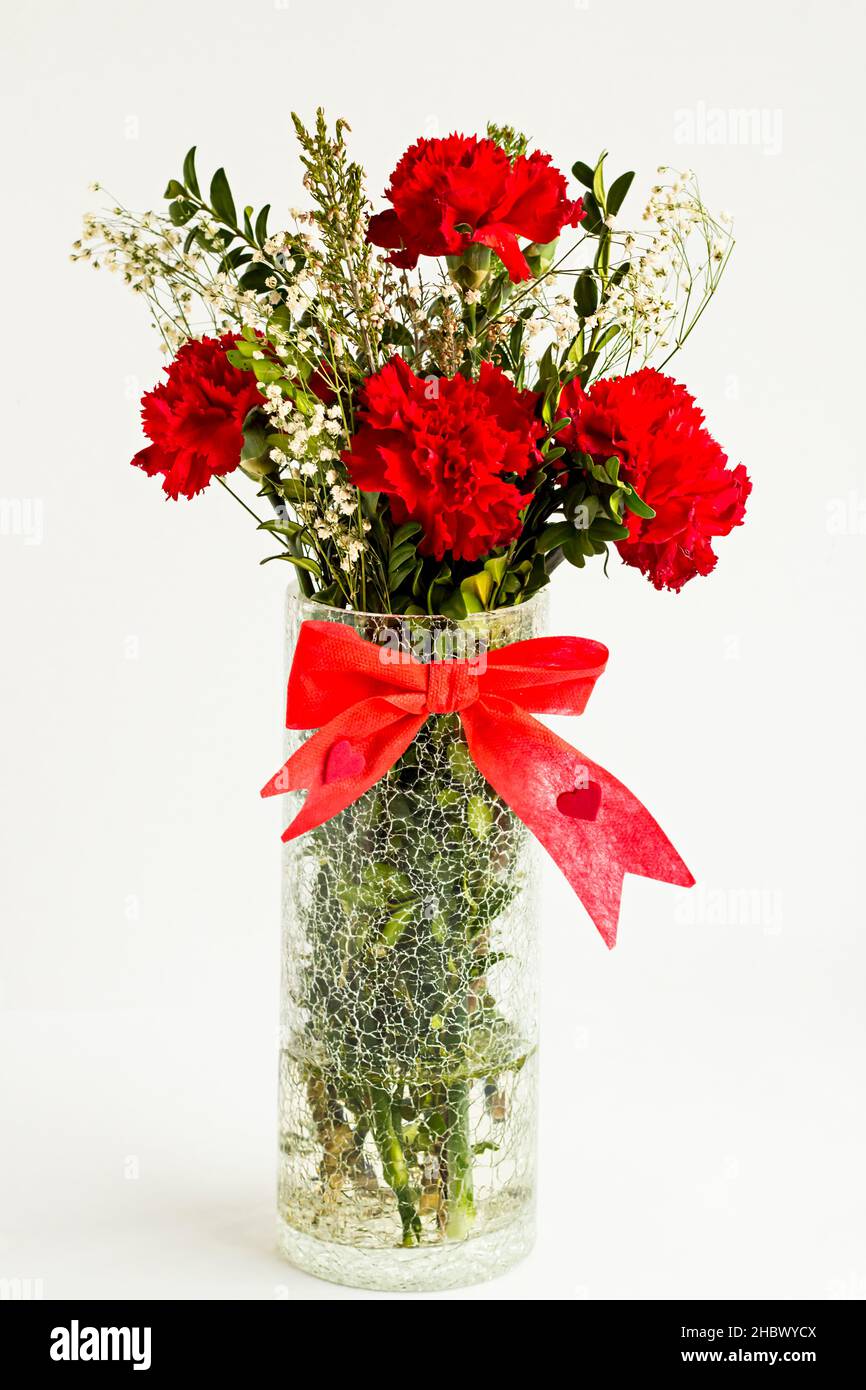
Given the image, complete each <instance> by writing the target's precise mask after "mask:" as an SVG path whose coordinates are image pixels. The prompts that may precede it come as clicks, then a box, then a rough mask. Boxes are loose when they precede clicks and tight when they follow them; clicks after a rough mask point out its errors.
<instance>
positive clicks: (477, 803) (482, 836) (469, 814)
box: [466, 796, 493, 840]
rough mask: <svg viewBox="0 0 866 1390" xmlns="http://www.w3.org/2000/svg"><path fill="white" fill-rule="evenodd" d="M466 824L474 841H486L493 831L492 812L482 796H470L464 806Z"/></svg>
mask: <svg viewBox="0 0 866 1390" xmlns="http://www.w3.org/2000/svg"><path fill="white" fill-rule="evenodd" d="M466 824H467V825H468V826H469V830H470V832H471V834H473V835H474V836H475V838H476V840H486V839H487V836H488V835H489V834H490V832H491V830H492V829H493V812H492V810H491V809H490V803H489V802H488V801H487V800H486V799H485V798H484V797H483V796H470V798H469V801H468V802H467V804H466Z"/></svg>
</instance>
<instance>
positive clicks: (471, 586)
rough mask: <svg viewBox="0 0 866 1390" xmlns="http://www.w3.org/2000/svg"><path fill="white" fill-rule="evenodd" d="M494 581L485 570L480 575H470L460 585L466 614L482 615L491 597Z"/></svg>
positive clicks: (494, 586)
mask: <svg viewBox="0 0 866 1390" xmlns="http://www.w3.org/2000/svg"><path fill="white" fill-rule="evenodd" d="M495 588H496V581H495V580H494V578H493V575H492V574H490V573H489V572H488V571H487V570H486V569H485V570H482V571H481V573H480V574H470V575H469V577H468V578H467V579H464V580H463V583H462V584H461V585H460V593H461V594H462V596H463V603H464V605H465V607H466V612H467V613H483V612H485V611H486V609H487V605H488V603H489V602H490V600H491V598H492V597H493V592H494V589H495Z"/></svg>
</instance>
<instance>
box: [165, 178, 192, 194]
mask: <svg viewBox="0 0 866 1390" xmlns="http://www.w3.org/2000/svg"><path fill="white" fill-rule="evenodd" d="M185 193H186V189H185V188H184V186H183V184H182V183H178V181H177V179H169V181H168V187H167V188H166V190H165V192H164V193H163V195H162V196H163V198H182V197H183V196H184V194H185Z"/></svg>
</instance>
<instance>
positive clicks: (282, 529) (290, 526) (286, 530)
mask: <svg viewBox="0 0 866 1390" xmlns="http://www.w3.org/2000/svg"><path fill="white" fill-rule="evenodd" d="M256 529H257V530H259V531H270V533H271V535H274V536H288V538H289V540H294V538H295V536H298V535H300V533H301V531H303V529H304V528H303V526H302V525H301V524H300V522H297V521H278V520H277V518H276V517H275V518H274V520H273V521H260V522H259V524H258V527H257V528H256Z"/></svg>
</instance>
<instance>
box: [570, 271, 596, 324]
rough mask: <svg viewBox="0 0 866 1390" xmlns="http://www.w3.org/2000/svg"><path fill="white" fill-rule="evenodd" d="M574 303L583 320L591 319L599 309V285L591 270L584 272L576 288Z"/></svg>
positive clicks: (579, 276) (579, 277)
mask: <svg viewBox="0 0 866 1390" xmlns="http://www.w3.org/2000/svg"><path fill="white" fill-rule="evenodd" d="M574 302H575V305H576V306H577V312H578V314H579V315H580V317H581V318H582V319H587V318H589V316H590V314H594V313H595V311H596V309H597V308H598V285H597V284H596V280H595V276H594V275H593V273H592V271H591V270H583V271H581V273H580V275H578V277H577V283H576V284H575V287H574Z"/></svg>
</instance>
